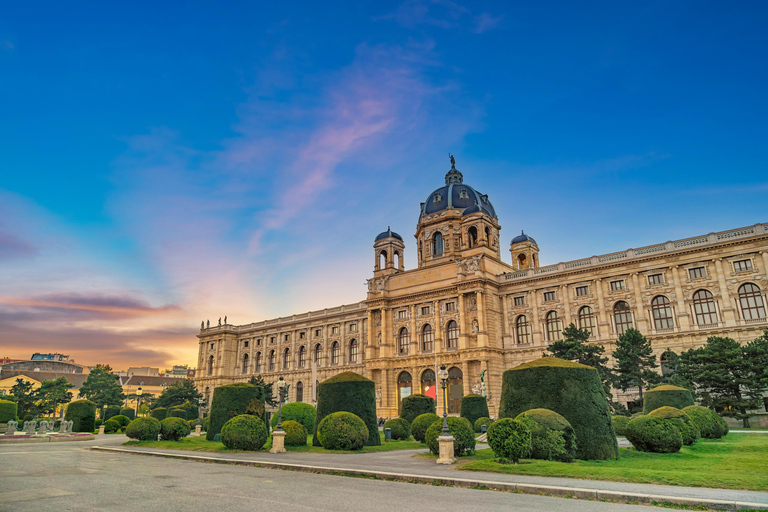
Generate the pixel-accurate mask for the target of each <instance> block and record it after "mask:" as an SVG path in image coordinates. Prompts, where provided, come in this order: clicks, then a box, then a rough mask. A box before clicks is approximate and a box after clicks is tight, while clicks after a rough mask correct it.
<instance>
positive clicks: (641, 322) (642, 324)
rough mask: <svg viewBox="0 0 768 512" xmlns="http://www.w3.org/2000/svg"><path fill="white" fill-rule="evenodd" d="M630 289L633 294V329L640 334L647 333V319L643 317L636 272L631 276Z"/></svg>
mask: <svg viewBox="0 0 768 512" xmlns="http://www.w3.org/2000/svg"><path fill="white" fill-rule="evenodd" d="M632 288H633V289H634V292H635V302H636V304H637V307H636V308H635V317H634V320H635V327H636V328H637V330H638V331H640V332H648V317H647V316H646V315H645V306H644V305H643V294H642V292H641V291H640V279H638V275H637V272H635V273H633V274H632Z"/></svg>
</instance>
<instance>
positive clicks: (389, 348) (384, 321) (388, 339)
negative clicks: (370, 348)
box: [381, 308, 394, 357]
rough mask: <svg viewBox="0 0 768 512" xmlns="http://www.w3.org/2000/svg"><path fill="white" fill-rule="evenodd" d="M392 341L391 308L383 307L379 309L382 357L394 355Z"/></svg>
mask: <svg viewBox="0 0 768 512" xmlns="http://www.w3.org/2000/svg"><path fill="white" fill-rule="evenodd" d="M392 343H393V341H392V310H391V309H390V308H383V309H382V310H381V344H382V347H381V348H382V352H383V353H382V354H381V356H382V357H392V356H393V355H394V350H393V345H392Z"/></svg>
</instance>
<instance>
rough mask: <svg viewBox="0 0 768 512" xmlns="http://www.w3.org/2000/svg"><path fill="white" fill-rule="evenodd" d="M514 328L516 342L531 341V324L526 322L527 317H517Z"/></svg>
mask: <svg viewBox="0 0 768 512" xmlns="http://www.w3.org/2000/svg"><path fill="white" fill-rule="evenodd" d="M515 328H516V330H517V342H518V343H522V344H525V343H530V342H531V326H530V325H529V324H528V318H526V316H525V315H520V316H519V317H517V320H515Z"/></svg>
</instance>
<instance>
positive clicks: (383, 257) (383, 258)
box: [379, 251, 387, 268]
mask: <svg viewBox="0 0 768 512" xmlns="http://www.w3.org/2000/svg"><path fill="white" fill-rule="evenodd" d="M379 268H387V251H381V252H380V253H379Z"/></svg>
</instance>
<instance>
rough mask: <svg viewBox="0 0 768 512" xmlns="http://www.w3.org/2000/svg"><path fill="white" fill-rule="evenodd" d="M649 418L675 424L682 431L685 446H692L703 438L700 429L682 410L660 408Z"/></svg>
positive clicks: (650, 414) (650, 413) (651, 413)
mask: <svg viewBox="0 0 768 512" xmlns="http://www.w3.org/2000/svg"><path fill="white" fill-rule="evenodd" d="M648 416H653V417H655V418H661V419H662V420H668V421H672V422H674V423H675V425H676V426H677V428H678V429H680V434H681V435H682V436H683V444H684V445H685V446H691V445H692V444H693V443H695V442H696V440H698V439H699V437H701V432H700V431H699V427H697V426H696V424H695V423H694V422H693V421H691V418H689V417H688V415H687V414H685V413H684V412H683V411H681V410H680V409H675V408H674V407H669V406H664V407H659V408H658V409H655V410H653V411H651V412H649V413H648Z"/></svg>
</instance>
